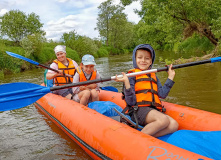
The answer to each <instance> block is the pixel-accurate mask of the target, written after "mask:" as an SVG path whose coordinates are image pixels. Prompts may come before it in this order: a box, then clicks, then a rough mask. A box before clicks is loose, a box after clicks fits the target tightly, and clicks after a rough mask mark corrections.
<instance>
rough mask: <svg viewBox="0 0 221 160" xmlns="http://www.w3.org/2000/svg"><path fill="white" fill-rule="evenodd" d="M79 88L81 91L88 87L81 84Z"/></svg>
mask: <svg viewBox="0 0 221 160" xmlns="http://www.w3.org/2000/svg"><path fill="white" fill-rule="evenodd" d="M79 89H80V91H83V90H85V89H87V87H85V86H80V87H79Z"/></svg>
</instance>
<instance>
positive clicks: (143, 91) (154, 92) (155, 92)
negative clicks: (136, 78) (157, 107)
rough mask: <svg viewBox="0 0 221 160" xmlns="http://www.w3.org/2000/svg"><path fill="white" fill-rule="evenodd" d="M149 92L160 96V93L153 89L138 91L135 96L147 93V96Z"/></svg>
mask: <svg viewBox="0 0 221 160" xmlns="http://www.w3.org/2000/svg"><path fill="white" fill-rule="evenodd" d="M147 92H151V93H153V94H156V95H158V92H157V91H155V90H153V89H143V90H139V91H136V92H135V94H139V93H145V94H146V93H147Z"/></svg>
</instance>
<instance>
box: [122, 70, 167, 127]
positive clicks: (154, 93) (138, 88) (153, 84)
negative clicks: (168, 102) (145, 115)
mask: <svg viewBox="0 0 221 160" xmlns="http://www.w3.org/2000/svg"><path fill="white" fill-rule="evenodd" d="M140 71H142V70H140V69H131V70H129V71H128V73H134V72H140ZM134 89H135V95H136V100H137V103H136V105H135V106H130V105H128V104H127V106H126V107H125V108H124V109H123V111H122V113H123V114H126V115H129V116H130V117H131V116H132V115H134V119H135V123H136V125H135V126H131V125H130V124H128V123H127V122H126V121H125V120H124V119H123V118H121V122H123V123H126V124H128V125H129V126H131V127H134V128H138V126H139V124H138V117H137V111H138V109H139V107H151V108H155V109H157V110H158V111H161V112H165V111H166V109H165V108H164V107H163V106H162V103H161V101H160V98H159V96H158V87H157V77H156V74H155V73H150V74H146V75H137V76H136V81H135V85H134ZM122 99H125V95H124V85H123V90H122Z"/></svg>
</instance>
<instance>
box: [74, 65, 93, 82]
mask: <svg viewBox="0 0 221 160" xmlns="http://www.w3.org/2000/svg"><path fill="white" fill-rule="evenodd" d="M77 72H78V74H79V82H84V81H88V80H94V79H96V76H97V71H96V70H94V71H93V72H92V74H91V76H90V78H89V79H87V78H86V76H85V75H84V72H83V71H82V68H81V67H78V68H77Z"/></svg>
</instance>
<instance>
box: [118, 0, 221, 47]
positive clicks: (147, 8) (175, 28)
mask: <svg viewBox="0 0 221 160" xmlns="http://www.w3.org/2000/svg"><path fill="white" fill-rule="evenodd" d="M121 1H122V3H123V4H125V5H128V4H130V3H131V2H132V1H134V0H121ZM141 5H142V9H141V11H139V12H138V13H139V15H140V16H141V17H142V21H143V23H144V24H146V25H147V26H145V27H146V30H148V32H147V33H150V32H149V31H150V30H153V32H155V35H156V33H157V34H160V35H161V36H160V37H161V38H163V41H164V42H167V41H169V40H171V39H174V40H180V39H181V37H183V38H184V39H185V38H188V37H191V36H192V35H193V34H194V33H197V34H199V35H201V36H205V37H207V38H208V39H209V40H210V42H211V43H213V44H214V45H217V44H218V40H219V39H220V37H221V30H220V26H221V18H220V17H221V1H216V0H211V1H208V0H182V1H181V0H179V1H170V0H163V1H162V0H143V1H141ZM144 24H142V25H143V27H144ZM154 28H155V29H154ZM157 36H158V35H157Z"/></svg>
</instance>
